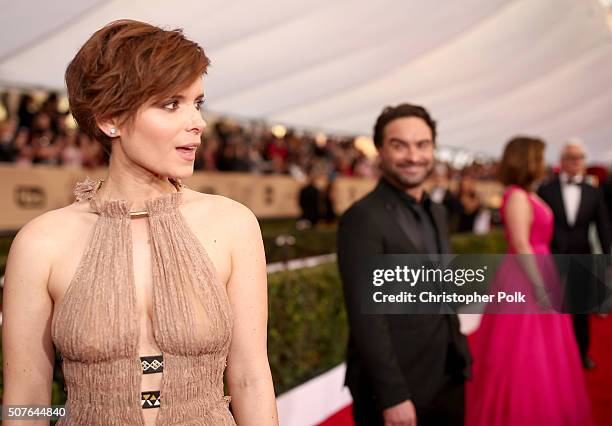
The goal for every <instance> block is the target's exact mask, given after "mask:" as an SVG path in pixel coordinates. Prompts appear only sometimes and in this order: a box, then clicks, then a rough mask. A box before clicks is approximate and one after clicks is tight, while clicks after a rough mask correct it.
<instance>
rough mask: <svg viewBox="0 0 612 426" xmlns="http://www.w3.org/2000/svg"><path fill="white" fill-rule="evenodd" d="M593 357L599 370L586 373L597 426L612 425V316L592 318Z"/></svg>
mask: <svg viewBox="0 0 612 426" xmlns="http://www.w3.org/2000/svg"><path fill="white" fill-rule="evenodd" d="M591 357H592V358H593V361H595V364H597V368H596V369H595V370H593V371H588V372H587V373H586V378H587V387H588V389H589V396H590V397H591V406H592V407H593V417H594V418H595V424H596V425H597V426H604V425H605V426H609V425H612V315H608V316H607V317H606V318H601V317H597V316H594V317H592V318H591Z"/></svg>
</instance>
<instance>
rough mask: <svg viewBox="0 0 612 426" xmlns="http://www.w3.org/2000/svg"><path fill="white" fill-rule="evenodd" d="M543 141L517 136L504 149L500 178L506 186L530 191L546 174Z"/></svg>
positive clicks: (499, 172)
mask: <svg viewBox="0 0 612 426" xmlns="http://www.w3.org/2000/svg"><path fill="white" fill-rule="evenodd" d="M545 146H546V144H545V143H544V141H543V140H541V139H538V138H532V137H527V136H517V137H515V138H513V139H512V140H510V142H508V143H507V144H506V147H505V148H504V154H503V156H502V160H501V163H500V165H499V170H498V177H499V180H500V181H501V182H502V183H503V184H504V185H518V186H520V187H522V188H524V189H529V188H530V187H531V185H532V184H533V183H534V182H536V181H537V180H539V179H541V178H542V177H543V176H544V174H545V172H546V166H545V163H544V148H545Z"/></svg>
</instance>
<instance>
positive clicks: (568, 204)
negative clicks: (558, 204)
mask: <svg viewBox="0 0 612 426" xmlns="http://www.w3.org/2000/svg"><path fill="white" fill-rule="evenodd" d="M560 179H561V195H563V206H564V207H565V217H566V218H567V223H568V224H569V225H570V226H574V223H576V216H577V215H578V208H579V207H580V200H581V198H582V188H581V187H580V185H574V184H571V183H568V180H569V176H568V175H567V174H566V173H561V175H560ZM572 180H573V181H574V182H576V183H578V184H581V183H582V181H583V176H582V175H576V176H574V177H573V179H572Z"/></svg>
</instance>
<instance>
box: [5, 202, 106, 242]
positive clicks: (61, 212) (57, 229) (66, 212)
mask: <svg viewBox="0 0 612 426" xmlns="http://www.w3.org/2000/svg"><path fill="white" fill-rule="evenodd" d="M93 221H95V214H94V213H93V212H92V210H91V208H90V207H89V203H87V202H79V203H73V204H70V205H68V206H66V207H62V208H59V209H54V210H49V211H47V212H45V213H43V214H41V215H40V216H37V217H35V218H34V219H32V220H30V221H29V222H27V223H26V224H25V225H24V226H23V227H22V228H21V229H20V230H19V232H18V233H17V235H16V236H15V240H14V242H13V245H14V246H24V247H27V248H30V249H35V248H38V249H41V250H45V249H47V250H48V251H49V252H55V251H57V249H58V248H59V247H61V243H62V242H63V241H66V240H70V239H71V237H72V236H74V235H79V234H80V233H81V232H83V231H84V230H85V229H86V228H87V226H88V225H90V224H91V223H92V222H93Z"/></svg>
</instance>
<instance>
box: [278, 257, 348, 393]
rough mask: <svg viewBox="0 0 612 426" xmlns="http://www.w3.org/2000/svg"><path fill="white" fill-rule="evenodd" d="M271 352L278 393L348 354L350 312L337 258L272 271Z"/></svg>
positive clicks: (330, 366)
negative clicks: (273, 272) (301, 267)
mask: <svg viewBox="0 0 612 426" xmlns="http://www.w3.org/2000/svg"><path fill="white" fill-rule="evenodd" d="M268 288H269V291H268V294H269V302H268V303H269V312H270V314H269V327H268V357H269V360H270V368H271V369H272V376H273V377H274V386H275V389H276V392H277V394H280V393H282V392H285V391H287V390H289V389H291V388H293V387H294V386H297V385H299V384H300V383H303V382H305V381H306V380H308V379H311V378H312V377H315V376H317V375H319V374H321V373H323V372H325V371H327V370H329V369H330V368H332V367H334V366H336V365H338V364H339V363H340V362H342V361H343V360H344V351H345V347H346V341H347V338H348V329H347V319H346V312H345V310H344V301H343V298H342V297H343V296H342V288H341V286H340V278H339V276H338V269H337V267H336V263H335V262H332V263H327V264H324V265H320V266H317V267H314V268H307V269H300V270H297V271H285V272H278V273H275V274H272V275H270V276H269V277H268Z"/></svg>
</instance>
